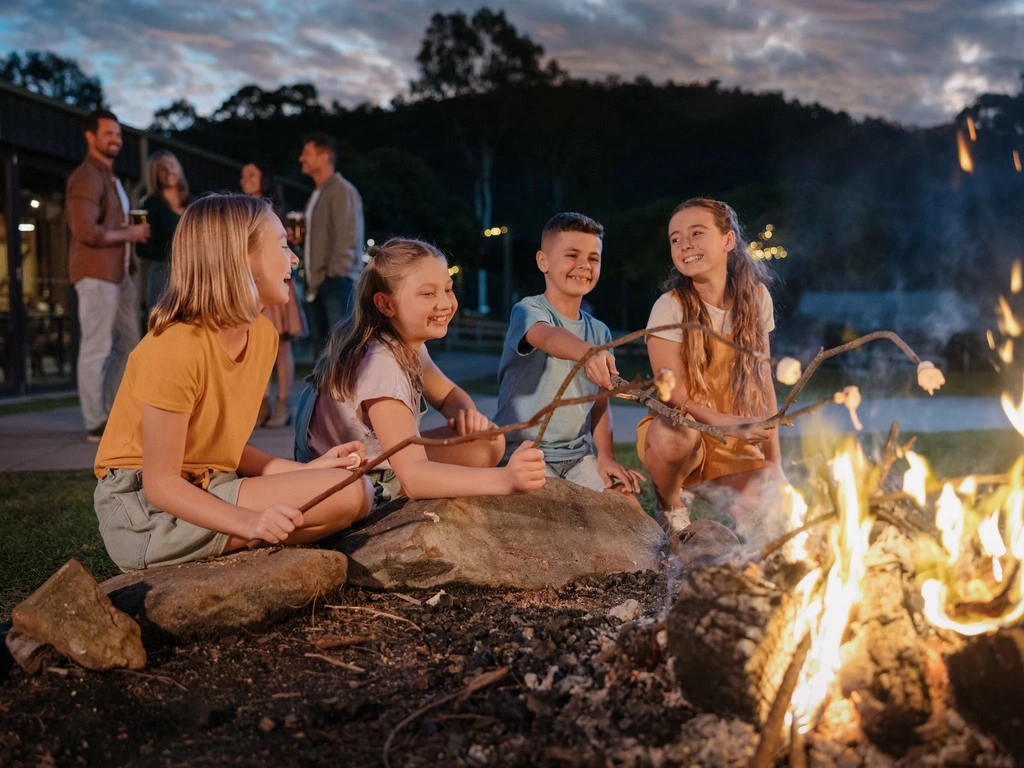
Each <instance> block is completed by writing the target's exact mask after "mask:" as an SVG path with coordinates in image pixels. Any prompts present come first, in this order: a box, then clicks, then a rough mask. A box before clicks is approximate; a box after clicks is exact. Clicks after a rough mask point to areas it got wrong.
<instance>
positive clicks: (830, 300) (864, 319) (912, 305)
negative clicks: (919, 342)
mask: <svg viewBox="0 0 1024 768" xmlns="http://www.w3.org/2000/svg"><path fill="white" fill-rule="evenodd" d="M797 313H798V314H800V315H803V316H805V317H813V318H817V319H819V320H824V321H825V322H830V323H841V324H843V325H850V326H852V327H853V328H854V329H855V330H857V331H858V332H860V333H870V332H871V331H879V330H890V331H895V332H896V333H903V332H907V331H917V332H920V333H924V334H926V335H928V336H933V337H935V338H942V339H945V338H949V337H950V336H952V335H953V334H954V333H960V332H962V331H972V330H984V328H985V327H986V323H985V321H984V319H983V316H982V313H981V310H980V309H978V307H977V306H976V305H975V304H972V303H971V302H969V301H967V300H966V299H964V297H963V296H961V295H960V294H959V293H957V292H956V291H834V292H833V291H807V292H805V293H804V294H803V295H802V296H801V297H800V304H799V305H798V307H797Z"/></svg>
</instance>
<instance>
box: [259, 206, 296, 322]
mask: <svg viewBox="0 0 1024 768" xmlns="http://www.w3.org/2000/svg"><path fill="white" fill-rule="evenodd" d="M298 263H299V260H298V258H297V257H296V256H295V254H294V253H293V252H292V249H291V248H289V247H288V239H287V237H286V236H285V231H284V227H283V226H281V221H280V219H278V218H277V216H274V215H273V214H267V215H265V216H264V217H263V222H262V223H261V224H260V237H259V245H258V246H257V247H256V249H255V250H253V251H251V252H250V253H249V267H250V269H251V270H252V277H253V280H255V281H256V290H257V291H258V292H259V300H260V307H261V308H262V307H273V306H278V305H281V304H287V303H288V299H289V298H290V291H289V288H288V283H289V281H291V279H292V268H293V267H296V266H298Z"/></svg>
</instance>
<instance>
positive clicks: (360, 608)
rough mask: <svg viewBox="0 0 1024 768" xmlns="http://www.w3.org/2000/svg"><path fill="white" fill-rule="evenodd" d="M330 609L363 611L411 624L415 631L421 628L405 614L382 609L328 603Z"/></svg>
mask: <svg viewBox="0 0 1024 768" xmlns="http://www.w3.org/2000/svg"><path fill="white" fill-rule="evenodd" d="M326 607H327V608H330V609H331V610H332V611H364V612H365V613H370V614H373V615H374V616H382V617H384V618H386V619H394V620H395V621H404V622H405V623H406V624H409V625H411V626H412V627H413V628H414V629H415V630H416V631H417V632H422V631H423V628H422V627H421V626H420V625H419V624H417V623H416V622H415V621H412V620H410V619H407V618H405V616H396V615H395V614H393V613H385V612H384V611H378V610H376V609H374V608H364V607H363V606H361V605H328V606H326Z"/></svg>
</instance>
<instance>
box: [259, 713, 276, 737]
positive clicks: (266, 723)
mask: <svg viewBox="0 0 1024 768" xmlns="http://www.w3.org/2000/svg"><path fill="white" fill-rule="evenodd" d="M257 727H258V728H259V729H260V730H261V731H263V732H264V733H270V732H271V731H272V730H274V729H275V728H277V723H275V722H274V721H273V720H272V719H270V718H269V717H266V716H264V717H262V718H260V723H259V725H258V726H257Z"/></svg>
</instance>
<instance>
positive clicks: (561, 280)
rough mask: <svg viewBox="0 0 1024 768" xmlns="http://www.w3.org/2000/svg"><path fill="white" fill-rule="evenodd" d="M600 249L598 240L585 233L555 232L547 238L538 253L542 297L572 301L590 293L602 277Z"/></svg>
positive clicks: (599, 240) (600, 245)
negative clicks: (542, 284) (542, 290)
mask: <svg viewBox="0 0 1024 768" xmlns="http://www.w3.org/2000/svg"><path fill="white" fill-rule="evenodd" d="M602 247H603V243H602V242H601V238H599V237H598V236H597V235H592V234H589V233H587V232H555V233H553V234H551V235H549V236H548V237H546V238H545V239H544V242H542V243H541V250H540V251H538V252H537V267H538V269H540V271H541V272H543V273H544V282H545V284H546V286H547V287H546V289H545V295H548V294H553V295H554V296H555V297H557V298H563V299H567V300H573V301H575V300H580V299H582V298H583V297H584V296H586V295H587V294H588V293H590V292H591V291H592V290H593V289H594V286H595V285H597V280H598V278H599V277H600V276H601V249H602ZM548 299H549V300H551V299H552V296H551V295H548ZM552 303H555V302H552ZM556 306H557V304H556Z"/></svg>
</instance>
